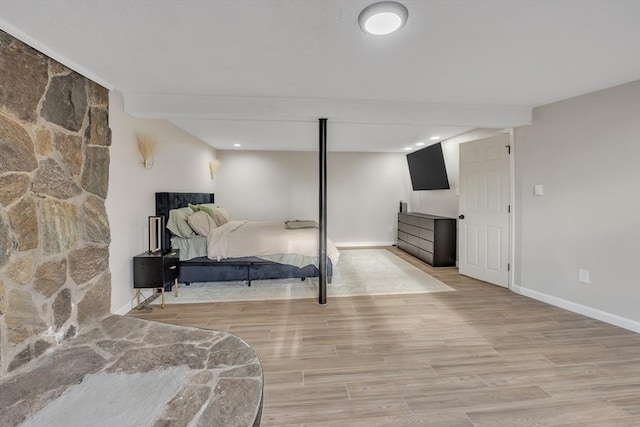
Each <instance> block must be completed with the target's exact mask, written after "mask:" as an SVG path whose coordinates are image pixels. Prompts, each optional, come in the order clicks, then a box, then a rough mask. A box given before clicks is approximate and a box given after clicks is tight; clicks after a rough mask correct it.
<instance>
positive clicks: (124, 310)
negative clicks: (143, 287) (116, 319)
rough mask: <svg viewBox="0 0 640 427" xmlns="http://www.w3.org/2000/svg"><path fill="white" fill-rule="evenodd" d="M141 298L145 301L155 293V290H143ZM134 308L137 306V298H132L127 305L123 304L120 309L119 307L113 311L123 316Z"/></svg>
mask: <svg viewBox="0 0 640 427" xmlns="http://www.w3.org/2000/svg"><path fill="white" fill-rule="evenodd" d="M140 294H141V295H140V296H141V298H140V301H141V302H142V301H144V300H145V299H146V298H149V297H150V296H151V295H153V290H149V291H142V292H141V293H140ZM134 308H136V299H135V298H134V299H132V300H131V301H129V302H128V303H126V304H125V305H123V306H122V307H120V308H119V309H117V310H116V311H114V312H113V314H119V315H121V316H124V315H125V314H127V313H128V312H130V311H131V310H133V309H134Z"/></svg>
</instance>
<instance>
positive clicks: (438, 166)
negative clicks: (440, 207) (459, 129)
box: [407, 143, 450, 191]
mask: <svg viewBox="0 0 640 427" xmlns="http://www.w3.org/2000/svg"><path fill="white" fill-rule="evenodd" d="M407 163H408V164H409V175H410V176H411V185H412V186H413V191H418V190H448V189H449V188H450V187H449V177H448V176H447V168H446V167H445V164H444V156H443V155H442V145H441V144H440V143H437V144H433V145H430V146H428V147H425V148H423V149H421V150H418V151H414V152H413V153H409V154H407Z"/></svg>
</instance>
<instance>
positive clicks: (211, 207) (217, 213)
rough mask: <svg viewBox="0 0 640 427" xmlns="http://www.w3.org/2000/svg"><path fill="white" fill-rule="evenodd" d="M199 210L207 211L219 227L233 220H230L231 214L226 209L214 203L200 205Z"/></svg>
mask: <svg viewBox="0 0 640 427" xmlns="http://www.w3.org/2000/svg"><path fill="white" fill-rule="evenodd" d="M198 208H199V209H200V210H201V211H205V212H206V213H208V214H209V215H210V216H211V217H212V218H213V220H214V221H215V222H216V224H218V226H221V225H224V224H226V223H228V222H229V220H230V219H231V218H229V212H228V211H227V210H226V209H225V208H223V207H220V206H218V205H215V204H213V203H204V204H201V205H198Z"/></svg>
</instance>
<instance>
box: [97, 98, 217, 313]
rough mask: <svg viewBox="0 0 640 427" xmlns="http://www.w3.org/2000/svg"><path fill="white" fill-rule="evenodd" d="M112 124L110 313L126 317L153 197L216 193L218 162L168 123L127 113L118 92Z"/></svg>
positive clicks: (202, 145) (205, 147) (111, 102)
mask: <svg viewBox="0 0 640 427" xmlns="http://www.w3.org/2000/svg"><path fill="white" fill-rule="evenodd" d="M109 124H110V127H111V130H112V147H111V165H110V169H111V170H110V178H109V196H108V198H107V200H106V203H105V205H106V209H107V213H108V215H109V220H110V222H111V249H110V260H109V266H110V269H111V273H112V283H113V285H112V294H111V312H112V313H116V314H125V313H127V312H128V311H130V310H131V309H132V308H133V307H134V306H135V291H134V289H133V266H132V259H133V257H134V256H135V255H137V254H139V253H141V252H143V251H145V250H147V249H148V217H149V216H150V215H154V212H155V199H154V194H155V193H156V192H157V191H194V192H210V193H213V192H215V190H216V185H217V184H216V183H217V180H216V179H213V178H212V170H211V165H210V162H211V161H213V160H215V159H217V152H216V150H215V149H214V148H212V147H211V146H210V145H208V144H206V143H204V142H202V141H201V140H199V139H197V138H195V137H194V136H192V135H190V134H187V133H186V132H184V131H183V130H182V129H180V128H179V127H177V126H175V125H174V124H172V123H170V122H168V121H166V120H158V119H148V118H138V117H133V116H131V115H130V114H128V113H127V112H126V111H125V95H123V94H122V93H120V92H117V91H111V93H110V94H109ZM140 136H144V137H145V138H147V139H149V140H151V141H152V142H153V143H154V145H155V152H154V155H153V165H152V166H151V167H148V168H145V166H144V165H143V164H142V158H141V155H140V153H139V149H138V138H139V137H140ZM221 169H222V168H221Z"/></svg>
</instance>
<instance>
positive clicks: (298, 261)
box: [207, 221, 340, 267]
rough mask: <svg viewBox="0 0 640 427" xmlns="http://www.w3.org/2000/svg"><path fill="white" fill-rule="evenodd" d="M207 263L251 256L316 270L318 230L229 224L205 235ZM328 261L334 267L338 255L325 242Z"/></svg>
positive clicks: (247, 223) (330, 244) (271, 225)
mask: <svg viewBox="0 0 640 427" xmlns="http://www.w3.org/2000/svg"><path fill="white" fill-rule="evenodd" d="M207 256H208V257H209V258H210V259H216V260H221V259H225V258H240V257H247V256H254V257H259V258H264V259H267V260H269V261H276V262H281V263H285V264H291V265H296V266H297V267H304V266H305V265H309V264H313V265H315V266H316V267H317V266H318V229H317V228H300V229H286V228H285V225H284V223H283V222H249V221H230V222H228V223H226V224H224V225H221V226H220V227H216V228H214V229H212V230H210V232H209V234H208V235H207ZM327 257H328V258H329V259H330V260H331V262H332V264H333V265H335V264H336V263H337V262H338V258H339V257H340V253H339V252H338V249H337V248H336V247H335V245H334V244H333V243H332V242H331V241H328V242H327Z"/></svg>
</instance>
